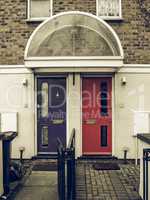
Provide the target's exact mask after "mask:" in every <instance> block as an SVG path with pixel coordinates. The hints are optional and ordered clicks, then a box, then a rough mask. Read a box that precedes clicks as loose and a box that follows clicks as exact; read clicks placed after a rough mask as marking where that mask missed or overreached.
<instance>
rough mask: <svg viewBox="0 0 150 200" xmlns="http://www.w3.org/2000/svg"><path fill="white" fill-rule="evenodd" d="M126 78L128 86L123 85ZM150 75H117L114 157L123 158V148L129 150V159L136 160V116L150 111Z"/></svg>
mask: <svg viewBox="0 0 150 200" xmlns="http://www.w3.org/2000/svg"><path fill="white" fill-rule="evenodd" d="M122 77H126V80H127V83H126V85H121V79H122ZM149 86H150V74H149V73H118V74H116V75H115V133H114V134H115V140H114V155H115V156H117V157H119V158H123V147H128V148H129V153H128V158H136V155H137V152H136V139H135V137H133V134H134V114H135V112H136V111H142V112H143V111H146V112H149V111H150V90H149Z"/></svg>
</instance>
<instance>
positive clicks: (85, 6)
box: [0, 0, 150, 64]
mask: <svg viewBox="0 0 150 200" xmlns="http://www.w3.org/2000/svg"><path fill="white" fill-rule="evenodd" d="M53 1H54V2H53V14H57V13H59V12H63V11H70V10H79V11H85V12H90V13H93V14H95V13H96V1H95V0H84V1H83V0H53ZM148 8H150V1H149V0H123V1H122V12H123V21H120V22H118V21H113V22H111V21H109V22H108V23H109V24H110V25H111V26H112V27H113V28H114V29H115V31H116V32H117V34H118V36H119V38H120V40H121V43H122V46H123V48H124V53H125V61H124V62H125V63H135V64H136V63H137V64H140V63H143V64H147V63H150V23H149V22H150V15H149V14H148ZM38 25H39V23H37V22H36V23H35V22H32V23H31V22H30V23H29V22H26V0H5V1H2V0H0V64H23V57H24V50H25V46H26V43H27V40H28V39H29V36H30V35H31V33H32V31H33V30H34V29H35V28H36V27H37V26H38Z"/></svg>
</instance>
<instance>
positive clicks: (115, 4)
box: [97, 0, 122, 20]
mask: <svg viewBox="0 0 150 200" xmlns="http://www.w3.org/2000/svg"><path fill="white" fill-rule="evenodd" d="M97 15H98V16H99V17H101V18H103V19H108V20H109V19H110V20H111V19H121V17H122V12H121V0H97Z"/></svg>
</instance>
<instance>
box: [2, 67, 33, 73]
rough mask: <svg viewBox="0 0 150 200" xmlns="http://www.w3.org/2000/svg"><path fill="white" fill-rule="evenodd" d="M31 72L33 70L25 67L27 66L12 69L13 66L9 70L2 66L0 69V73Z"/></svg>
mask: <svg viewBox="0 0 150 200" xmlns="http://www.w3.org/2000/svg"><path fill="white" fill-rule="evenodd" d="M32 73H33V72H32V71H31V70H29V69H27V68H23V69H19V68H16V69H14V68H11V70H10V69H8V68H6V69H4V68H2V69H0V74H32Z"/></svg>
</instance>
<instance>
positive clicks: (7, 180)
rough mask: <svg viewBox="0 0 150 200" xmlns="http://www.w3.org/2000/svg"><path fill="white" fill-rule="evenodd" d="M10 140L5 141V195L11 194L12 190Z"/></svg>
mask: <svg viewBox="0 0 150 200" xmlns="http://www.w3.org/2000/svg"><path fill="white" fill-rule="evenodd" d="M10 148H11V147H10V141H9V140H4V141H3V185H4V195H7V194H9V191H10V176H9V171H10V150H11V149H10Z"/></svg>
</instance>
